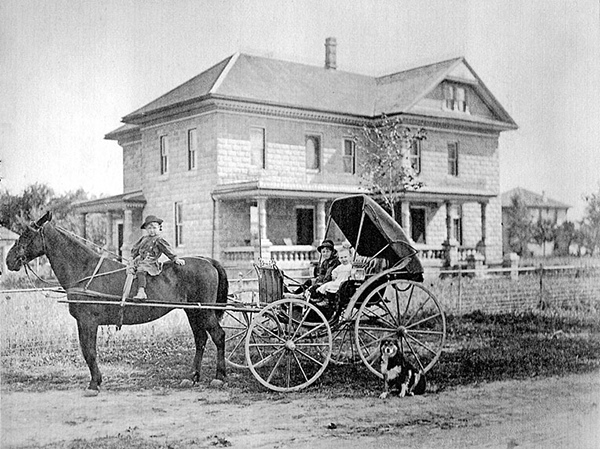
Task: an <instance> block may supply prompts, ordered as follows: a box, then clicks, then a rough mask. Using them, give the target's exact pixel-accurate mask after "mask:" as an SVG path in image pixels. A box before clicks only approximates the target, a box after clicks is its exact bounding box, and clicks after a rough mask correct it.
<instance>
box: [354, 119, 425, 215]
mask: <svg viewBox="0 0 600 449" xmlns="http://www.w3.org/2000/svg"><path fill="white" fill-rule="evenodd" d="M425 138H426V132H425V130H424V129H419V130H418V131H416V132H413V131H412V130H411V129H410V128H408V127H406V126H405V125H403V123H402V120H401V119H400V118H399V117H394V118H391V117H388V116H386V115H385V114H383V115H382V116H381V118H380V119H378V120H377V121H376V122H375V123H373V124H368V125H365V126H363V128H362V129H361V132H360V133H359V134H358V135H357V136H355V142H356V147H357V153H358V155H359V165H360V168H361V171H360V173H359V175H360V177H361V179H362V181H363V183H364V184H365V185H366V186H367V187H368V188H369V190H371V192H372V193H373V194H374V195H376V196H378V197H380V198H381V200H382V201H383V203H384V205H385V206H386V208H387V209H388V210H389V211H390V213H391V215H392V217H393V218H394V219H395V218H396V212H395V207H394V205H395V203H396V201H397V199H398V197H401V196H403V194H404V193H405V192H406V191H409V190H418V189H419V188H421V187H422V185H423V183H422V182H421V181H419V180H418V168H419V167H417V166H416V164H417V157H418V156H417V154H416V152H417V151H418V148H417V146H418V142H420V141H422V140H423V139H425ZM411 156H412V157H411Z"/></svg>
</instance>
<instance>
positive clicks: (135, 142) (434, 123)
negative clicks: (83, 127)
mask: <svg viewBox="0 0 600 449" xmlns="http://www.w3.org/2000/svg"><path fill="white" fill-rule="evenodd" d="M325 47H326V51H325V64H324V66H323V67H316V66H310V65H305V64H299V63H294V62H288V61H282V60H276V59H271V58H265V57H259V56H252V55H248V54H243V53H236V54H234V55H232V56H230V57H228V58H226V59H224V60H223V61H220V62H219V63H217V64H215V65H214V66H213V67H210V68H209V69H207V70H205V71H204V72H202V73H200V74H199V75H197V76H196V77H194V78H192V79H191V80H189V81H187V82H185V83H183V84H182V85H180V86H179V87H176V88H175V89H173V90H171V91H170V92H167V93H165V94H164V95H163V96H161V97H159V98H157V99H155V100H154V101H151V102H150V103H148V104H147V105H145V106H143V107H141V108H140V109H138V110H136V111H133V112H131V113H130V114H128V115H126V116H125V117H123V120H122V121H123V123H124V125H123V126H121V127H120V128H118V129H116V130H114V131H112V132H110V133H108V134H107V135H106V139H111V140H115V141H117V142H118V143H119V145H121V147H122V148H123V179H124V185H123V191H124V192H125V193H124V194H122V195H118V196H115V197H110V198H103V199H99V200H95V201H89V202H86V203H82V204H80V205H79V210H80V212H81V213H82V214H86V213H104V214H106V219H107V223H108V227H107V241H108V242H109V247H111V248H112V249H115V250H120V251H122V252H123V254H124V255H125V256H127V255H128V251H129V250H130V246H131V243H132V242H133V241H134V240H135V239H136V238H137V237H138V235H139V233H140V230H139V224H140V223H141V221H142V216H143V215H147V214H155V215H158V216H160V217H162V218H163V219H165V223H164V225H163V226H164V231H163V235H164V236H165V237H166V238H167V239H168V240H170V241H171V243H172V244H173V245H174V246H175V249H176V250H177V252H178V253H179V254H181V255H185V254H204V255H212V256H213V257H215V258H217V259H220V260H222V261H223V262H224V263H225V264H226V265H228V266H235V265H238V264H241V265H243V264H244V263H247V262H248V261H250V260H252V259H253V258H255V257H256V256H259V255H262V256H263V257H264V256H265V255H268V256H272V257H274V258H275V259H277V260H278V261H279V262H280V263H281V264H283V265H286V264H287V265H289V266H292V265H293V266H295V267H299V266H306V265H307V264H308V261H309V259H310V258H311V257H314V245H315V244H316V243H318V242H320V241H321V240H322V239H323V237H324V233H325V227H326V219H327V211H328V208H329V204H330V202H331V200H332V199H334V198H336V197H340V196H344V195H348V194H355V193H358V192H362V191H364V188H363V187H361V184H360V182H359V177H358V175H357V171H358V170H360V164H359V162H360V158H361V154H360V152H359V151H357V148H356V146H355V143H354V141H353V136H355V135H356V133H357V132H358V131H359V130H360V128H361V126H362V125H363V124H365V123H369V122H372V121H374V120H377V119H379V118H380V117H381V114H382V113H385V114H386V115H387V116H390V117H396V116H400V117H401V118H402V120H403V123H405V124H406V125H407V126H409V127H415V128H417V127H418V128H420V127H422V128H425V129H426V130H427V139H426V140H424V141H422V142H420V143H419V145H415V146H414V147H413V149H412V154H411V160H412V162H413V165H414V166H415V167H416V168H417V171H418V172H419V173H420V175H419V178H420V180H421V181H422V182H423V184H424V186H423V188H421V189H420V190H418V191H411V192H407V193H406V194H405V195H404V196H403V197H401V198H398V212H399V214H398V216H399V217H401V224H402V225H403V226H404V228H405V229H406V230H407V231H408V233H409V235H410V236H411V237H412V239H413V240H414V242H415V243H416V245H417V247H418V248H419V249H420V250H421V257H422V259H423V260H424V262H425V265H427V264H428V263H430V264H436V263H438V264H439V263H441V262H440V261H441V260H442V259H443V257H444V254H446V253H447V254H454V256H453V257H454V259H457V260H464V259H465V258H466V256H467V255H468V254H474V253H475V252H476V251H478V252H479V253H480V254H482V255H483V256H484V257H485V261H486V263H488V264H495V263H500V262H501V261H502V230H501V203H500V198H499V160H498V151H499V149H498V138H499V134H500V132H502V131H506V130H513V129H516V128H517V126H516V124H515V122H514V121H513V120H512V118H511V117H510V116H509V115H508V113H507V112H506V111H505V110H504V108H503V107H502V106H501V105H500V103H499V102H498V101H497V100H496V99H495V98H494V96H493V95H492V93H491V92H490V91H489V90H488V89H487V88H486V86H485V85H484V84H483V82H482V81H481V80H480V78H479V77H478V76H477V74H476V73H475V72H474V70H473V69H472V68H471V67H470V66H469V64H468V63H467V61H466V60H465V59H464V58H463V57H457V58H454V59H450V60H446V61H442V62H438V63H434V64H430V65H425V66H421V67H417V68H414V69H411V70H406V71H402V72H398V73H392V74H389V75H386V76H380V77H374V76H367V75H361V74H356V73H349V72H344V71H340V70H337V68H336V67H337V63H336V42H335V39H334V38H328V39H327V41H326V45H325Z"/></svg>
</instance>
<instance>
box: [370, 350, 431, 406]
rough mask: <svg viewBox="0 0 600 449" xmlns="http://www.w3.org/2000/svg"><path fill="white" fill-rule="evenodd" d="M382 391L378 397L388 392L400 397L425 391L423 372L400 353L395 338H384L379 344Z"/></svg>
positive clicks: (381, 397)
mask: <svg viewBox="0 0 600 449" xmlns="http://www.w3.org/2000/svg"><path fill="white" fill-rule="evenodd" d="M379 355H380V360H381V374H383V387H384V391H383V393H381V395H380V396H379V398H380V399H385V398H387V397H388V396H389V395H390V394H398V396H400V397H404V396H407V395H408V396H413V395H415V394H423V393H425V387H426V381H425V374H423V373H421V372H419V371H418V370H417V369H415V367H414V366H412V365H411V364H410V363H409V362H408V361H407V360H406V359H405V358H404V356H403V355H402V351H401V350H400V345H399V344H398V341H397V340H391V339H385V340H382V341H381V343H380V345H379Z"/></svg>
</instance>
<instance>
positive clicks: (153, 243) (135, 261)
mask: <svg viewBox="0 0 600 449" xmlns="http://www.w3.org/2000/svg"><path fill="white" fill-rule="evenodd" d="M162 222H163V220H162V219H160V218H158V217H156V216H155V215H148V216H147V217H146V220H145V221H144V223H143V224H142V226H141V229H145V230H146V235H145V236H143V237H141V238H140V239H139V240H138V241H137V242H136V243H135V244H134V245H133V248H131V258H132V263H131V265H130V266H129V268H128V270H127V271H128V273H130V274H135V275H136V278H137V281H138V291H137V294H136V295H135V296H134V297H133V299H134V300H136V301H145V300H146V299H148V296H147V295H146V274H149V275H150V276H157V275H158V274H160V272H161V264H160V262H159V261H158V259H159V258H160V256H161V255H162V254H164V255H165V256H167V257H168V258H169V259H171V260H172V261H173V262H175V263H176V264H177V265H185V260H183V259H180V258H178V257H177V255H176V254H175V253H174V252H173V251H172V250H171V246H170V245H169V243H168V242H167V241H166V240H165V239H164V238H162V237H161V236H160V235H159V233H160V231H161V224H162Z"/></svg>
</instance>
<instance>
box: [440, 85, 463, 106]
mask: <svg viewBox="0 0 600 449" xmlns="http://www.w3.org/2000/svg"><path fill="white" fill-rule="evenodd" d="M444 109H447V110H449V111H456V112H469V108H468V105H467V92H466V91H465V88H464V87H461V86H458V85H456V84H445V85H444Z"/></svg>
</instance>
